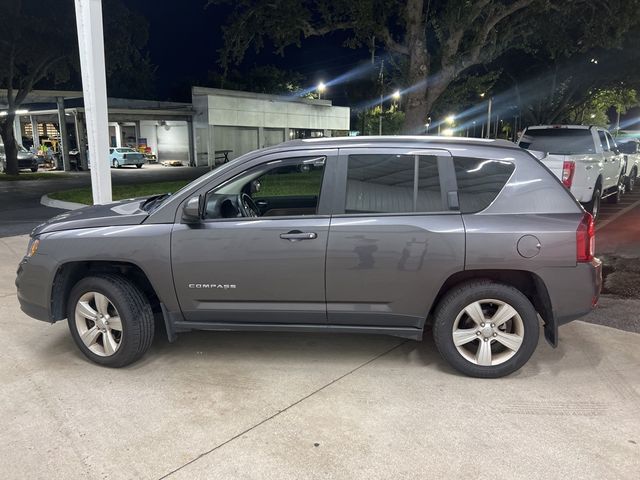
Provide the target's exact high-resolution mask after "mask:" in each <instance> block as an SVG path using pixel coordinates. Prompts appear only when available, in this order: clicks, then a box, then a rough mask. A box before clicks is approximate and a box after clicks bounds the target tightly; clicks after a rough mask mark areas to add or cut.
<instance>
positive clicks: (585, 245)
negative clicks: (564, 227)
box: [576, 213, 596, 262]
mask: <svg viewBox="0 0 640 480" xmlns="http://www.w3.org/2000/svg"><path fill="white" fill-rule="evenodd" d="M595 249H596V229H595V225H594V224H593V217H592V216H591V214H590V213H585V214H584V216H583V217H582V220H580V225H578V230H576V260H577V261H578V262H590V261H591V260H593V255H594V253H595Z"/></svg>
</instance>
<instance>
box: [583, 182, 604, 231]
mask: <svg viewBox="0 0 640 480" xmlns="http://www.w3.org/2000/svg"><path fill="white" fill-rule="evenodd" d="M601 203H602V191H601V190H600V185H596V188H595V189H594V190H593V195H592V196H591V201H590V202H588V203H585V204H584V209H585V210H586V211H587V212H589V213H590V214H591V215H592V216H593V221H594V222H595V221H596V220H597V219H598V216H599V215H600V204H601Z"/></svg>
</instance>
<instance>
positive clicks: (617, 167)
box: [604, 131, 624, 185]
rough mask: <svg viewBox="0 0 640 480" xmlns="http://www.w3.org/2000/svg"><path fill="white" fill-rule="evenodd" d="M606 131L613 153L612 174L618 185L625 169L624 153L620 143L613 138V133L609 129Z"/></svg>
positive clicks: (611, 161)
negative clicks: (621, 151)
mask: <svg viewBox="0 0 640 480" xmlns="http://www.w3.org/2000/svg"><path fill="white" fill-rule="evenodd" d="M604 133H605V135H606V137H607V141H608V142H609V150H610V153H611V159H610V164H611V176H612V179H613V181H614V182H615V185H617V184H618V182H619V180H620V176H621V175H622V172H623V170H624V155H622V154H621V153H620V151H619V150H618V145H617V144H616V141H615V140H614V139H613V137H612V136H611V134H610V133H609V132H607V131H605V132H604Z"/></svg>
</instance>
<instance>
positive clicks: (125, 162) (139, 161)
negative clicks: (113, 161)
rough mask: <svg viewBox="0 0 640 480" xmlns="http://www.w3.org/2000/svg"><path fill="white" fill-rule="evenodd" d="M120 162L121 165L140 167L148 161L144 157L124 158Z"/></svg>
mask: <svg viewBox="0 0 640 480" xmlns="http://www.w3.org/2000/svg"><path fill="white" fill-rule="evenodd" d="M118 161H119V162H120V165H140V164H142V163H144V162H146V159H145V158H144V157H140V158H123V159H121V160H118Z"/></svg>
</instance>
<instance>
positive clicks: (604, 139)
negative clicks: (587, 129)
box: [598, 130, 609, 152]
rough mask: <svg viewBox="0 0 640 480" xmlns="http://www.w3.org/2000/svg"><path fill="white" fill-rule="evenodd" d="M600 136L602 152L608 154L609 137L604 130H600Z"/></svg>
mask: <svg viewBox="0 0 640 480" xmlns="http://www.w3.org/2000/svg"><path fill="white" fill-rule="evenodd" d="M598 136H599V137H600V144H601V145H602V150H603V151H604V152H608V151H609V143H608V142H607V136H606V135H605V134H604V132H603V131H602V130H598Z"/></svg>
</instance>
